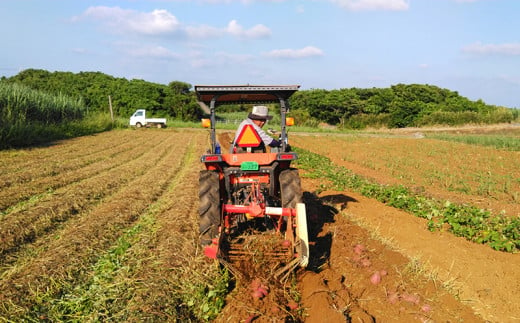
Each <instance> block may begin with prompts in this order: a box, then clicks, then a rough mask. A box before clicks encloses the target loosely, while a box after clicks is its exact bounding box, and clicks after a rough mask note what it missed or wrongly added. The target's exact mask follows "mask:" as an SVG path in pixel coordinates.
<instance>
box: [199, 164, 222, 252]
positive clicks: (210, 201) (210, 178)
mask: <svg viewBox="0 0 520 323" xmlns="http://www.w3.org/2000/svg"><path fill="white" fill-rule="evenodd" d="M220 209H221V206H220V181H219V174H218V173H217V172H214V171H210V170H203V171H201V172H200V174H199V233H200V243H201V245H203V246H205V245H208V244H211V242H212V239H213V238H216V237H217V236H218V232H219V226H220Z"/></svg>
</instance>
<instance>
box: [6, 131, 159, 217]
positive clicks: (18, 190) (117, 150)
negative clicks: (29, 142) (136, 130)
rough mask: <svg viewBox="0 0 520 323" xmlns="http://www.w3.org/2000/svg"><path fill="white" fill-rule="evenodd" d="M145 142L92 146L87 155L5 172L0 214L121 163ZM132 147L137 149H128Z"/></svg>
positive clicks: (139, 140) (142, 149)
mask: <svg viewBox="0 0 520 323" xmlns="http://www.w3.org/2000/svg"><path fill="white" fill-rule="evenodd" d="M147 140H149V139H147V138H136V140H135V141H134V142H133V143H131V144H130V143H124V144H121V145H112V146H108V147H100V148H101V150H99V151H96V150H95V147H92V149H93V151H92V152H90V154H89V155H83V156H70V157H69V156H68V154H64V155H61V156H60V157H59V158H53V159H50V160H51V161H50V162H43V163H38V164H32V165H27V166H25V168H24V170H23V171H18V172H16V173H7V174H5V175H3V176H2V177H1V179H2V181H3V184H4V185H5V186H7V187H4V188H3V189H2V191H1V192H0V211H4V212H5V210H6V208H7V207H11V208H15V207H16V206H17V205H18V204H25V203H26V202H27V200H30V199H31V198H35V197H38V196H39V195H41V194H46V193H52V191H55V190H56V189H58V188H60V187H64V186H66V185H69V184H71V183H74V182H78V181H81V180H83V179H85V178H89V177H93V176H94V175H96V174H98V173H101V172H103V171H105V170H108V169H110V168H113V167H117V166H118V165H121V164H124V163H126V162H128V161H129V160H131V159H133V158H135V157H137V156H138V155H139V154H141V153H143V152H144V151H145V149H146V145H145V143H146V141H147ZM133 146H134V147H135V146H137V147H138V148H137V149H132V147H133Z"/></svg>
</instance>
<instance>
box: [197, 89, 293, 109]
mask: <svg viewBox="0 0 520 323" xmlns="http://www.w3.org/2000/svg"><path fill="white" fill-rule="evenodd" d="M299 88H300V86H299V85H249V84H247V85H195V93H196V94H197V99H198V100H199V101H202V102H204V103H206V104H208V105H209V104H210V103H211V101H212V100H213V101H214V103H215V105H218V104H230V103H279V102H280V100H287V99H288V98H289V97H290V96H291V95H292V94H293V93H294V92H296V91H298V89H299Z"/></svg>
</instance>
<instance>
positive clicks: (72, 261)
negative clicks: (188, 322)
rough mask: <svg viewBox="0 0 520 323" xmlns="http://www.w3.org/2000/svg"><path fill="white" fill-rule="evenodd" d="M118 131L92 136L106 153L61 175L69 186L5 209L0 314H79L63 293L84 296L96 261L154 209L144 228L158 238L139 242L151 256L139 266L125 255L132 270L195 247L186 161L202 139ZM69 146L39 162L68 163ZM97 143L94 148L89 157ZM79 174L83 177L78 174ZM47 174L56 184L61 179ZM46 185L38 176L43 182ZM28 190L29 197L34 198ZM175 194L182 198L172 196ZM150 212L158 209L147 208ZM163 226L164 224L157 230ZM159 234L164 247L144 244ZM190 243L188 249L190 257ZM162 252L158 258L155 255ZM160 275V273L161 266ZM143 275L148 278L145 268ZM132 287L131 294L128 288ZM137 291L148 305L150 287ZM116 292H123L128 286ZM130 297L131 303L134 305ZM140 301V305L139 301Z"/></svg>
mask: <svg viewBox="0 0 520 323" xmlns="http://www.w3.org/2000/svg"><path fill="white" fill-rule="evenodd" d="M115 133H116V134H117V135H116V136H114V133H107V134H102V135H99V136H98V138H97V141H98V143H99V144H100V145H101V146H104V147H106V148H105V149H104V151H105V154H106V156H103V158H100V159H99V160H97V161H96V162H93V163H90V164H89V163H87V164H84V165H83V167H81V166H79V168H77V169H75V170H73V171H64V172H63V177H64V178H67V179H66V180H65V181H64V182H63V183H62V184H61V186H60V187H59V188H57V189H56V190H54V191H53V192H52V193H51V194H48V195H44V196H43V197H42V198H40V199H35V200H34V201H32V202H31V203H30V205H27V206H21V207H20V208H19V209H16V210H13V212H7V213H6V214H5V215H4V216H3V218H2V219H0V221H1V222H0V228H1V229H0V230H1V232H0V236H1V237H2V244H1V250H0V251H1V252H2V254H3V259H4V260H3V261H2V269H1V270H2V272H1V273H0V275H1V276H0V277H1V280H0V289H1V290H2V291H3V292H2V295H1V296H0V303H2V304H3V306H2V307H0V317H11V318H13V317H14V318H35V317H38V315H43V316H44V317H47V315H49V313H53V315H54V318H55V319H56V318H61V319H63V318H65V317H66V315H68V314H67V313H69V314H70V313H71V312H74V313H76V314H74V315H77V311H75V310H70V306H71V305H70V304H76V303H77V299H76V303H74V301H72V300H71V299H73V297H71V296H70V295H73V294H74V293H76V294H78V293H79V294H81V293H85V291H86V290H88V287H89V286H91V285H92V284H91V283H89V281H90V282H92V280H91V278H92V277H95V276H96V270H98V271H99V267H96V264H98V263H103V261H102V260H103V259H105V258H106V257H107V255H110V254H111V252H110V250H113V249H114V248H115V249H116V250H117V249H118V248H117V245H118V244H120V243H121V239H122V238H124V237H129V233H128V232H133V231H132V228H134V229H135V228H142V227H146V226H145V225H144V224H145V223H147V222H146V221H145V220H144V218H143V217H144V216H146V215H148V216H150V214H152V215H153V214H154V213H153V212H157V213H158V214H155V216H157V217H159V218H158V219H155V220H153V221H152V225H151V226H149V228H150V230H152V231H154V230H156V231H157V232H156V233H153V232H148V234H147V235H146V236H141V237H140V239H142V243H144V244H145V245H146V246H147V247H146V248H142V249H141V251H140V252H147V253H148V258H138V259H136V258H133V257H132V256H130V258H128V260H127V261H128V262H129V263H134V266H132V268H140V266H139V264H141V263H145V262H146V261H147V260H149V259H151V258H154V259H153V260H151V264H153V265H156V264H157V261H158V260H157V259H155V258H158V259H161V260H160V262H165V261H166V260H167V259H169V258H172V259H176V257H175V254H176V253H177V254H182V252H181V253H179V249H178V248H183V249H184V250H188V247H187V246H188V245H190V244H193V242H194V241H193V239H194V237H193V234H194V233H193V232H196V231H194V230H193V229H194V227H195V225H196V216H195V214H193V213H192V217H188V216H187V214H186V213H189V212H190V211H191V210H193V209H196V208H194V205H193V204H194V203H195V202H196V201H197V199H196V196H197V195H196V187H195V186H196V181H194V177H196V176H197V172H198V169H199V168H200V165H199V164H198V160H197V159H196V158H194V157H193V156H198V155H200V153H201V149H202V148H203V147H204V144H203V143H204V142H205V141H206V140H207V138H206V137H205V136H204V135H203V134H202V133H200V132H197V133H190V132H182V133H181V132H175V131H168V132H162V133H160V132H155V131H142V132H141V131H119V132H115ZM106 141H109V142H111V144H112V146H114V147H126V149H127V150H126V151H118V150H116V151H114V150H113V149H110V148H109V146H110V145H107V144H106ZM121 142H125V143H132V145H128V144H121ZM76 143H77V141H71V142H70V143H69V142H67V143H63V144H61V145H60V147H62V149H63V153H62V154H60V153H56V154H48V155H47V156H48V159H44V160H41V162H42V163H60V158H61V156H66V155H67V154H66V153H65V152H66V151H68V150H74V145H75V144H76ZM69 144H70V145H72V146H69ZM79 144H80V145H81V140H79ZM95 146H96V145H92V146H91V147H92V149H93V150H94V149H95ZM93 153H94V152H93V151H92V152H91V153H90V154H85V156H88V155H92V154H93ZM4 157H5V156H4ZM188 157H189V158H188ZM0 158H2V157H0ZM25 158H31V153H30V151H27V154H26V156H25ZM63 162H65V160H63ZM95 165H97V167H98V169H97V170H96V166H95ZM81 170H84V171H85V174H86V175H85V176H83V177H81V176H80V177H78V176H79V174H80V173H81V172H82V171H81ZM22 174H23V172H22V173H21V175H22ZM54 177H56V178H59V177H60V174H56V175H54ZM44 179H45V178H44V177H42V178H41V179H40V180H44ZM37 182H38V181H37ZM30 184H31V182H29V183H26V186H28V187H30ZM186 184H188V185H186ZM194 185H195V186H194ZM184 186H188V187H187V188H185V187H184ZM191 186H193V187H191ZM41 189H43V187H41ZM35 191H36V189H35V190H34V192H33V193H36V194H37V192H35ZM179 192H181V193H183V194H180V196H179ZM42 193H44V192H40V194H42ZM182 196H184V197H185V198H187V197H189V199H190V200H189V201H188V202H187V208H185V209H183V208H179V205H177V204H172V203H173V202H171V201H173V200H175V199H177V200H179V199H181V198H182ZM180 201H182V200H180ZM168 206H169V207H168ZM154 207H155V208H158V209H159V211H157V210H156V211H153V208H154ZM8 210H10V208H8ZM179 211H180V212H179ZM164 221H167V223H162V222H164ZM186 221H187V222H186ZM143 225H144V226H143ZM179 226H180V227H179ZM129 230H130V231H129ZM134 231H135V230H134ZM144 231H146V230H144ZM163 232H164V233H163ZM179 233H180V234H179ZM156 234H157V237H159V238H158V240H155V243H156V244H157V245H163V246H164V247H150V246H149V245H148V244H149V243H150V239H153V237H154V236H155V235H156ZM159 234H160V235H159ZM137 236H139V235H137ZM183 237H184V238H183ZM186 237H188V238H189V239H191V240H189V243H185V245H183V246H179V245H178V242H179V241H183V240H182V239H184V240H186V239H187V238H186ZM172 239H173V240H172ZM152 241H153V240H152ZM172 241H177V242H175V243H172ZM170 245H171V246H170ZM114 246H116V247H114ZM195 246H196V245H193V246H192V247H191V249H189V251H190V252H191V253H193V250H194V248H195ZM149 247H150V248H151V249H150V248H149ZM170 247H171V248H174V249H171V248H170ZM175 249H176V250H175ZM160 250H163V251H161V252H158V253H157V252H156V251H160ZM182 263H184V261H183V262H182ZM96 268H98V269H96ZM159 268H161V271H164V270H165V269H164V267H159ZM168 268H169V267H168ZM166 270H168V271H169V270H170V269H166ZM145 272H146V273H147V274H148V272H149V271H147V270H145ZM106 274H107V270H106V268H105V269H103V270H102V271H101V274H100V275H101V277H104V276H105V275H106ZM163 277H164V275H163V274H162V273H161V274H160V275H159V276H157V277H156V280H157V281H158V285H159V286H161V283H162V279H163ZM147 280H148V279H147ZM132 286H133V288H135V285H132ZM84 288H87V289H84ZM143 288H144V289H143V291H142V292H141V293H137V294H136V295H141V298H142V299H143V300H149V299H153V297H151V296H150V295H152V294H153V295H155V293H156V292H155V291H153V290H151V289H149V286H148V282H146V283H145V285H144V287H143ZM159 289H161V288H159ZM163 289H164V287H163ZM104 290H106V288H105V289H104ZM123 291H124V292H125V293H128V290H127V289H126V290H123ZM143 294H144V295H143ZM96 298H97V297H96V295H93V296H92V299H88V300H87V301H88V302H90V303H92V302H96V301H95V299H96ZM127 298H128V297H127ZM125 299H126V298H125ZM132 299H133V300H134V301H132V302H135V298H133V297H132ZM83 300H85V299H84V298H83ZM128 302H130V300H128ZM132 302H130V303H132ZM141 303H142V302H140V301H139V302H137V303H136V304H141ZM145 304H146V302H145ZM83 305H84V304H83ZM91 305H92V304H91ZM136 306H137V305H136ZM86 308H87V309H86V310H85V311H87V312H88V311H90V310H88V309H91V312H92V313H98V314H97V315H102V313H104V311H103V310H101V309H99V308H96V307H95V306H94V307H92V306H90V307H86ZM124 308H125V309H126V310H125V311H126V312H131V310H130V309H127V308H126V306H125V307H124ZM138 312H139V311H138ZM141 312H142V311H140V312H139V313H141ZM39 313H45V314H39ZM70 315H72V314H70ZM83 318H85V317H83Z"/></svg>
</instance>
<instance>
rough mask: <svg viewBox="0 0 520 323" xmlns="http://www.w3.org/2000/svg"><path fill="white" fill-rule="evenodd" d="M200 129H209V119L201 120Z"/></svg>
mask: <svg viewBox="0 0 520 323" xmlns="http://www.w3.org/2000/svg"><path fill="white" fill-rule="evenodd" d="M201 121H202V128H209V127H211V120H210V119H202V120H201Z"/></svg>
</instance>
